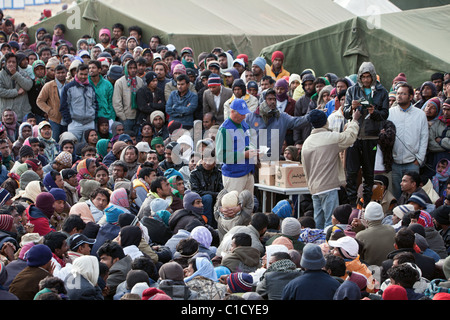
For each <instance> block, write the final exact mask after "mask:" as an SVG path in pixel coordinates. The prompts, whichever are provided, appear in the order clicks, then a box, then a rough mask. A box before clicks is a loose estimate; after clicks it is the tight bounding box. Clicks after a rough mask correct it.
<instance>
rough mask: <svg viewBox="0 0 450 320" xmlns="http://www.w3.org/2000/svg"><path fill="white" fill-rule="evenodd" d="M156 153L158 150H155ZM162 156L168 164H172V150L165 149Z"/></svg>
mask: <svg viewBox="0 0 450 320" xmlns="http://www.w3.org/2000/svg"><path fill="white" fill-rule="evenodd" d="M156 152H158V150H156ZM164 155H165V157H166V161H167V162H169V163H172V150H170V149H165V150H164Z"/></svg>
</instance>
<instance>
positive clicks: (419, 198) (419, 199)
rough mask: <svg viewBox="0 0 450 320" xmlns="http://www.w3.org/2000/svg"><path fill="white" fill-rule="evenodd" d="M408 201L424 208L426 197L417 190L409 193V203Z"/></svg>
mask: <svg viewBox="0 0 450 320" xmlns="http://www.w3.org/2000/svg"><path fill="white" fill-rule="evenodd" d="M410 202H414V203H417V204H418V205H419V206H421V207H422V208H426V207H427V199H426V197H425V196H424V195H423V194H421V193H418V192H415V193H413V194H412V195H411V197H409V199H408V203H410Z"/></svg>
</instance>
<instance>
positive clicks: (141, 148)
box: [136, 141, 150, 152]
mask: <svg viewBox="0 0 450 320" xmlns="http://www.w3.org/2000/svg"><path fill="white" fill-rule="evenodd" d="M136 148H137V149H138V150H139V152H150V146H149V145H148V142H143V141H141V142H139V143H138V144H137V145H136Z"/></svg>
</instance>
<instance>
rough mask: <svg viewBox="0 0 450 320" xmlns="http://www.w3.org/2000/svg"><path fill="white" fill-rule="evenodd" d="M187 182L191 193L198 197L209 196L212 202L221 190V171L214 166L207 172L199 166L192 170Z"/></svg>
mask: <svg viewBox="0 0 450 320" xmlns="http://www.w3.org/2000/svg"><path fill="white" fill-rule="evenodd" d="M189 181H190V183H191V190H192V191H194V192H196V193H198V194H199V195H200V197H202V196H204V195H207V194H210V195H211V196H212V197H213V200H214V201H215V200H216V197H217V195H218V194H219V192H220V191H222V189H223V183H222V171H221V170H220V169H218V168H217V167H216V166H215V167H214V169H212V170H211V171H207V170H205V168H203V166H202V165H201V164H199V165H198V166H197V167H196V168H195V169H194V170H192V172H191V176H190V179H189Z"/></svg>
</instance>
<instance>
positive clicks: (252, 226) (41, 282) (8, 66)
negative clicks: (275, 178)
mask: <svg viewBox="0 0 450 320" xmlns="http://www.w3.org/2000/svg"><path fill="white" fill-rule="evenodd" d="M1 22H2V25H1V28H2V31H0V52H1V71H0V112H1V123H0V152H1V157H0V162H1V173H0V185H1V188H0V249H1V252H0V299H1V300H259V301H269V300H444V299H446V300H448V299H450V258H449V257H448V254H449V250H450V233H449V225H450V203H449V201H450V179H449V178H450V153H449V150H450V132H448V130H447V129H448V125H449V124H450V99H449V98H447V97H448V96H450V75H449V74H448V73H445V72H437V73H434V74H433V75H432V76H431V78H429V79H428V78H427V79H424V82H423V84H422V85H421V86H420V87H418V88H414V87H412V86H411V85H410V84H408V80H407V75H406V74H405V73H404V72H402V70H399V75H398V76H397V77H396V78H395V79H380V77H379V75H378V74H377V72H376V67H377V66H374V65H373V64H372V63H371V62H364V63H362V64H361V66H359V71H358V72H357V73H356V74H349V75H339V76H338V75H336V74H334V73H332V72H331V71H332V70H330V72H329V73H326V74H325V75H323V76H322V75H318V74H316V73H315V71H314V63H313V62H311V68H310V69H305V70H304V71H303V72H301V73H300V74H296V73H291V72H289V70H286V68H285V66H284V64H283V63H284V60H285V56H284V53H283V52H281V51H275V52H273V54H272V56H271V59H270V61H267V60H266V59H265V58H263V57H249V56H248V55H246V54H245V53H236V52H233V51H231V50H228V49H227V48H220V47H215V48H211V51H210V52H201V53H197V54H195V53H194V50H193V49H192V48H190V47H188V45H189V44H186V46H185V47H183V48H176V47H175V46H174V45H173V44H165V43H163V41H162V39H161V38H160V37H159V36H158V35H154V36H152V37H151V38H150V39H148V38H145V37H143V32H142V29H141V28H140V27H139V26H131V27H129V28H125V27H124V26H123V25H122V24H120V23H117V24H114V25H112V26H105V27H103V28H101V29H100V31H99V32H98V34H96V35H94V36H92V35H86V36H83V37H81V38H80V39H78V40H77V41H76V43H73V44H72V43H70V42H69V41H68V40H67V39H66V38H67V37H66V27H65V26H64V25H63V24H57V25H55V26H54V28H53V30H47V29H45V28H43V27H38V28H37V31H36V33H35V34H34V35H31V34H28V28H27V26H26V25H24V24H17V25H15V24H14V23H13V21H12V20H11V19H8V18H7V17H6V18H5V17H3V14H1ZM427 77H428V76H427ZM381 80H383V83H389V84H390V85H389V87H385V86H383V85H382V84H381ZM279 160H283V161H286V162H292V164H294V163H298V164H301V165H302V167H303V169H304V173H305V176H306V181H307V187H308V190H309V194H304V195H303V194H302V195H298V196H295V197H293V198H292V199H289V198H288V197H285V196H281V195H276V196H275V197H276V201H275V203H276V205H275V206H273V207H269V208H268V210H266V211H267V212H262V208H263V203H262V202H263V201H264V199H263V197H262V196H261V194H260V191H259V190H258V188H257V187H256V186H255V184H256V183H257V182H258V181H259V175H258V172H259V168H260V167H261V162H265V161H273V162H272V165H275V163H276V161H279ZM264 207H265V206H264ZM408 277H409V278H408Z"/></svg>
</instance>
